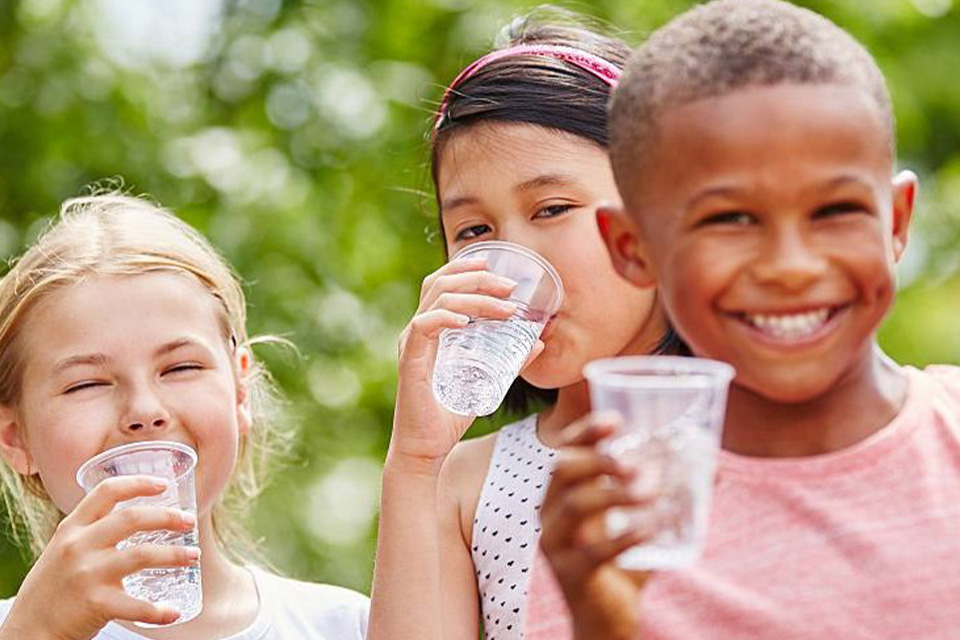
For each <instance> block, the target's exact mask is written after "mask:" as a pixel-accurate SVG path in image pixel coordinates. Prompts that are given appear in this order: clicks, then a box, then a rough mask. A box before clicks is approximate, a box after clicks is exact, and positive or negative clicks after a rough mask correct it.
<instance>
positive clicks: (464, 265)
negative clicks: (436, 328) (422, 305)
mask: <svg viewBox="0 0 960 640" xmlns="http://www.w3.org/2000/svg"><path fill="white" fill-rule="evenodd" d="M486 268H487V261H486V260H484V259H483V258H466V259H462V260H452V261H450V262H447V263H446V264H444V265H443V266H442V267H440V268H439V269H437V270H436V271H434V272H433V273H431V274H430V275H428V276H427V277H426V278H424V279H423V284H421V285H420V299H421V300H422V299H423V297H424V295H425V294H426V292H428V291H429V290H430V289H431V288H432V287H433V285H434V283H436V281H437V280H438V279H439V278H442V277H443V276H446V275H454V274H457V273H469V272H471V271H483V270H485V269H486Z"/></svg>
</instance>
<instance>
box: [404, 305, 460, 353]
mask: <svg viewBox="0 0 960 640" xmlns="http://www.w3.org/2000/svg"><path fill="white" fill-rule="evenodd" d="M469 322H470V317H469V316H466V315H463V314H460V313H456V312H454V311H447V310H446V309H434V310H433V311H428V312H426V313H421V314H419V315H417V316H415V317H414V318H413V320H411V321H410V324H408V325H407V328H406V329H404V331H403V334H401V336H400V355H403V354H404V353H406V352H408V351H414V352H416V353H419V352H420V350H421V349H423V348H424V346H425V345H426V344H435V343H436V340H437V337H438V336H439V335H440V332H441V331H443V330H444V329H462V328H463V327H465V326H467V324H468V323H469Z"/></svg>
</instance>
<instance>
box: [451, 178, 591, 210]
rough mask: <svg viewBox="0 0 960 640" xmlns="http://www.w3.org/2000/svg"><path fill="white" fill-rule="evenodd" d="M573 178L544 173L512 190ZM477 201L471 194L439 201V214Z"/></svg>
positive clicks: (565, 183)
mask: <svg viewBox="0 0 960 640" xmlns="http://www.w3.org/2000/svg"><path fill="white" fill-rule="evenodd" d="M574 180H575V178H574V177H573V176H572V175H569V174H563V173H546V174H543V175H540V176H537V177H536V178H532V179H530V180H525V181H523V182H521V183H519V184H517V185H514V187H513V190H514V191H515V192H517V193H525V192H527V191H533V190H534V189H539V188H542V187H555V186H558V185H568V184H571V183H573V182H574ZM478 201H479V199H478V198H475V197H473V196H460V197H456V198H451V199H449V200H444V201H442V202H441V203H440V212H441V215H442V214H443V213H445V212H447V211H449V210H451V209H456V208H457V207H462V206H464V205H468V204H476V203H477V202H478Z"/></svg>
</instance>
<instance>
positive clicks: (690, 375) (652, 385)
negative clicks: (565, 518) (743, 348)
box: [584, 356, 734, 570]
mask: <svg viewBox="0 0 960 640" xmlns="http://www.w3.org/2000/svg"><path fill="white" fill-rule="evenodd" d="M584 375H585V377H586V378H587V382H588V384H589V386H590V401H591V404H592V406H593V409H594V410H596V411H613V412H616V413H618V414H620V417H621V418H622V420H623V423H622V428H621V430H620V431H619V432H618V433H617V434H615V435H614V436H612V437H610V438H608V439H607V440H605V441H603V443H602V445H601V446H602V448H603V450H604V451H605V452H606V453H608V454H610V455H611V456H613V457H614V458H616V459H617V460H619V461H620V462H622V463H625V464H627V465H630V466H632V467H635V468H636V469H637V471H638V474H637V477H636V478H635V479H634V481H633V482H634V486H633V488H634V489H635V490H636V491H637V492H638V493H639V494H641V495H644V496H648V495H652V496H655V498H654V499H653V501H652V503H651V504H650V505H645V506H643V507H631V508H616V509H611V510H610V511H609V512H608V513H607V517H606V527H607V532H608V534H609V535H611V536H616V535H619V534H621V533H625V532H627V531H640V532H642V533H644V534H645V535H647V536H648V538H647V540H646V541H644V542H643V543H641V544H638V545H636V546H634V547H631V548H630V549H628V550H627V551H625V552H624V553H622V554H621V555H620V556H619V557H618V558H617V563H618V564H619V565H620V566H621V567H623V568H627V569H643V570H651V569H675V568H680V567H685V566H689V565H691V564H693V563H694V562H695V561H696V560H697V559H698V558H699V557H700V554H701V551H702V549H703V543H704V539H705V537H706V528H707V518H708V515H709V510H710V498H711V494H712V488H713V475H714V471H715V469H716V463H717V453H718V451H719V449H720V438H721V435H722V431H723V420H724V413H725V410H726V404H727V389H728V387H729V385H730V381H731V380H732V379H733V375H734V370H733V367H731V366H730V365H728V364H725V363H723V362H717V361H714V360H705V359H701V358H683V357H677V356H636V357H623V358H609V359H606V360H597V361H595V362H591V363H590V364H588V365H587V366H586V367H585V368H584Z"/></svg>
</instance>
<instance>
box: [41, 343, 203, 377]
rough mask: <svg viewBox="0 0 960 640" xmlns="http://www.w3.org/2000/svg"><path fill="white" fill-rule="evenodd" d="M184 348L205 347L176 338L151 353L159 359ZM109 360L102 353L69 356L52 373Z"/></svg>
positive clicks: (97, 365)
mask: <svg viewBox="0 0 960 640" xmlns="http://www.w3.org/2000/svg"><path fill="white" fill-rule="evenodd" d="M186 347H204V348H205V345H203V344H202V343H200V342H198V341H197V340H194V339H193V338H178V339H176V340H172V341H170V342H167V343H166V344H162V345H160V346H159V347H157V349H156V351H154V352H153V355H154V357H159V356H163V355H166V354H168V353H173V352H174V351H177V350H179V349H183V348H186ZM109 360H110V358H108V357H107V356H106V355H104V354H102V353H86V354H82V355H77V356H70V357H69V358H64V359H63V360H60V361H59V362H57V364H56V365H54V367H53V372H54V373H62V372H63V371H66V370H67V369H70V368H71V367H79V366H83V365H88V366H94V367H102V366H105V365H106V364H107V362H109Z"/></svg>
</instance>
